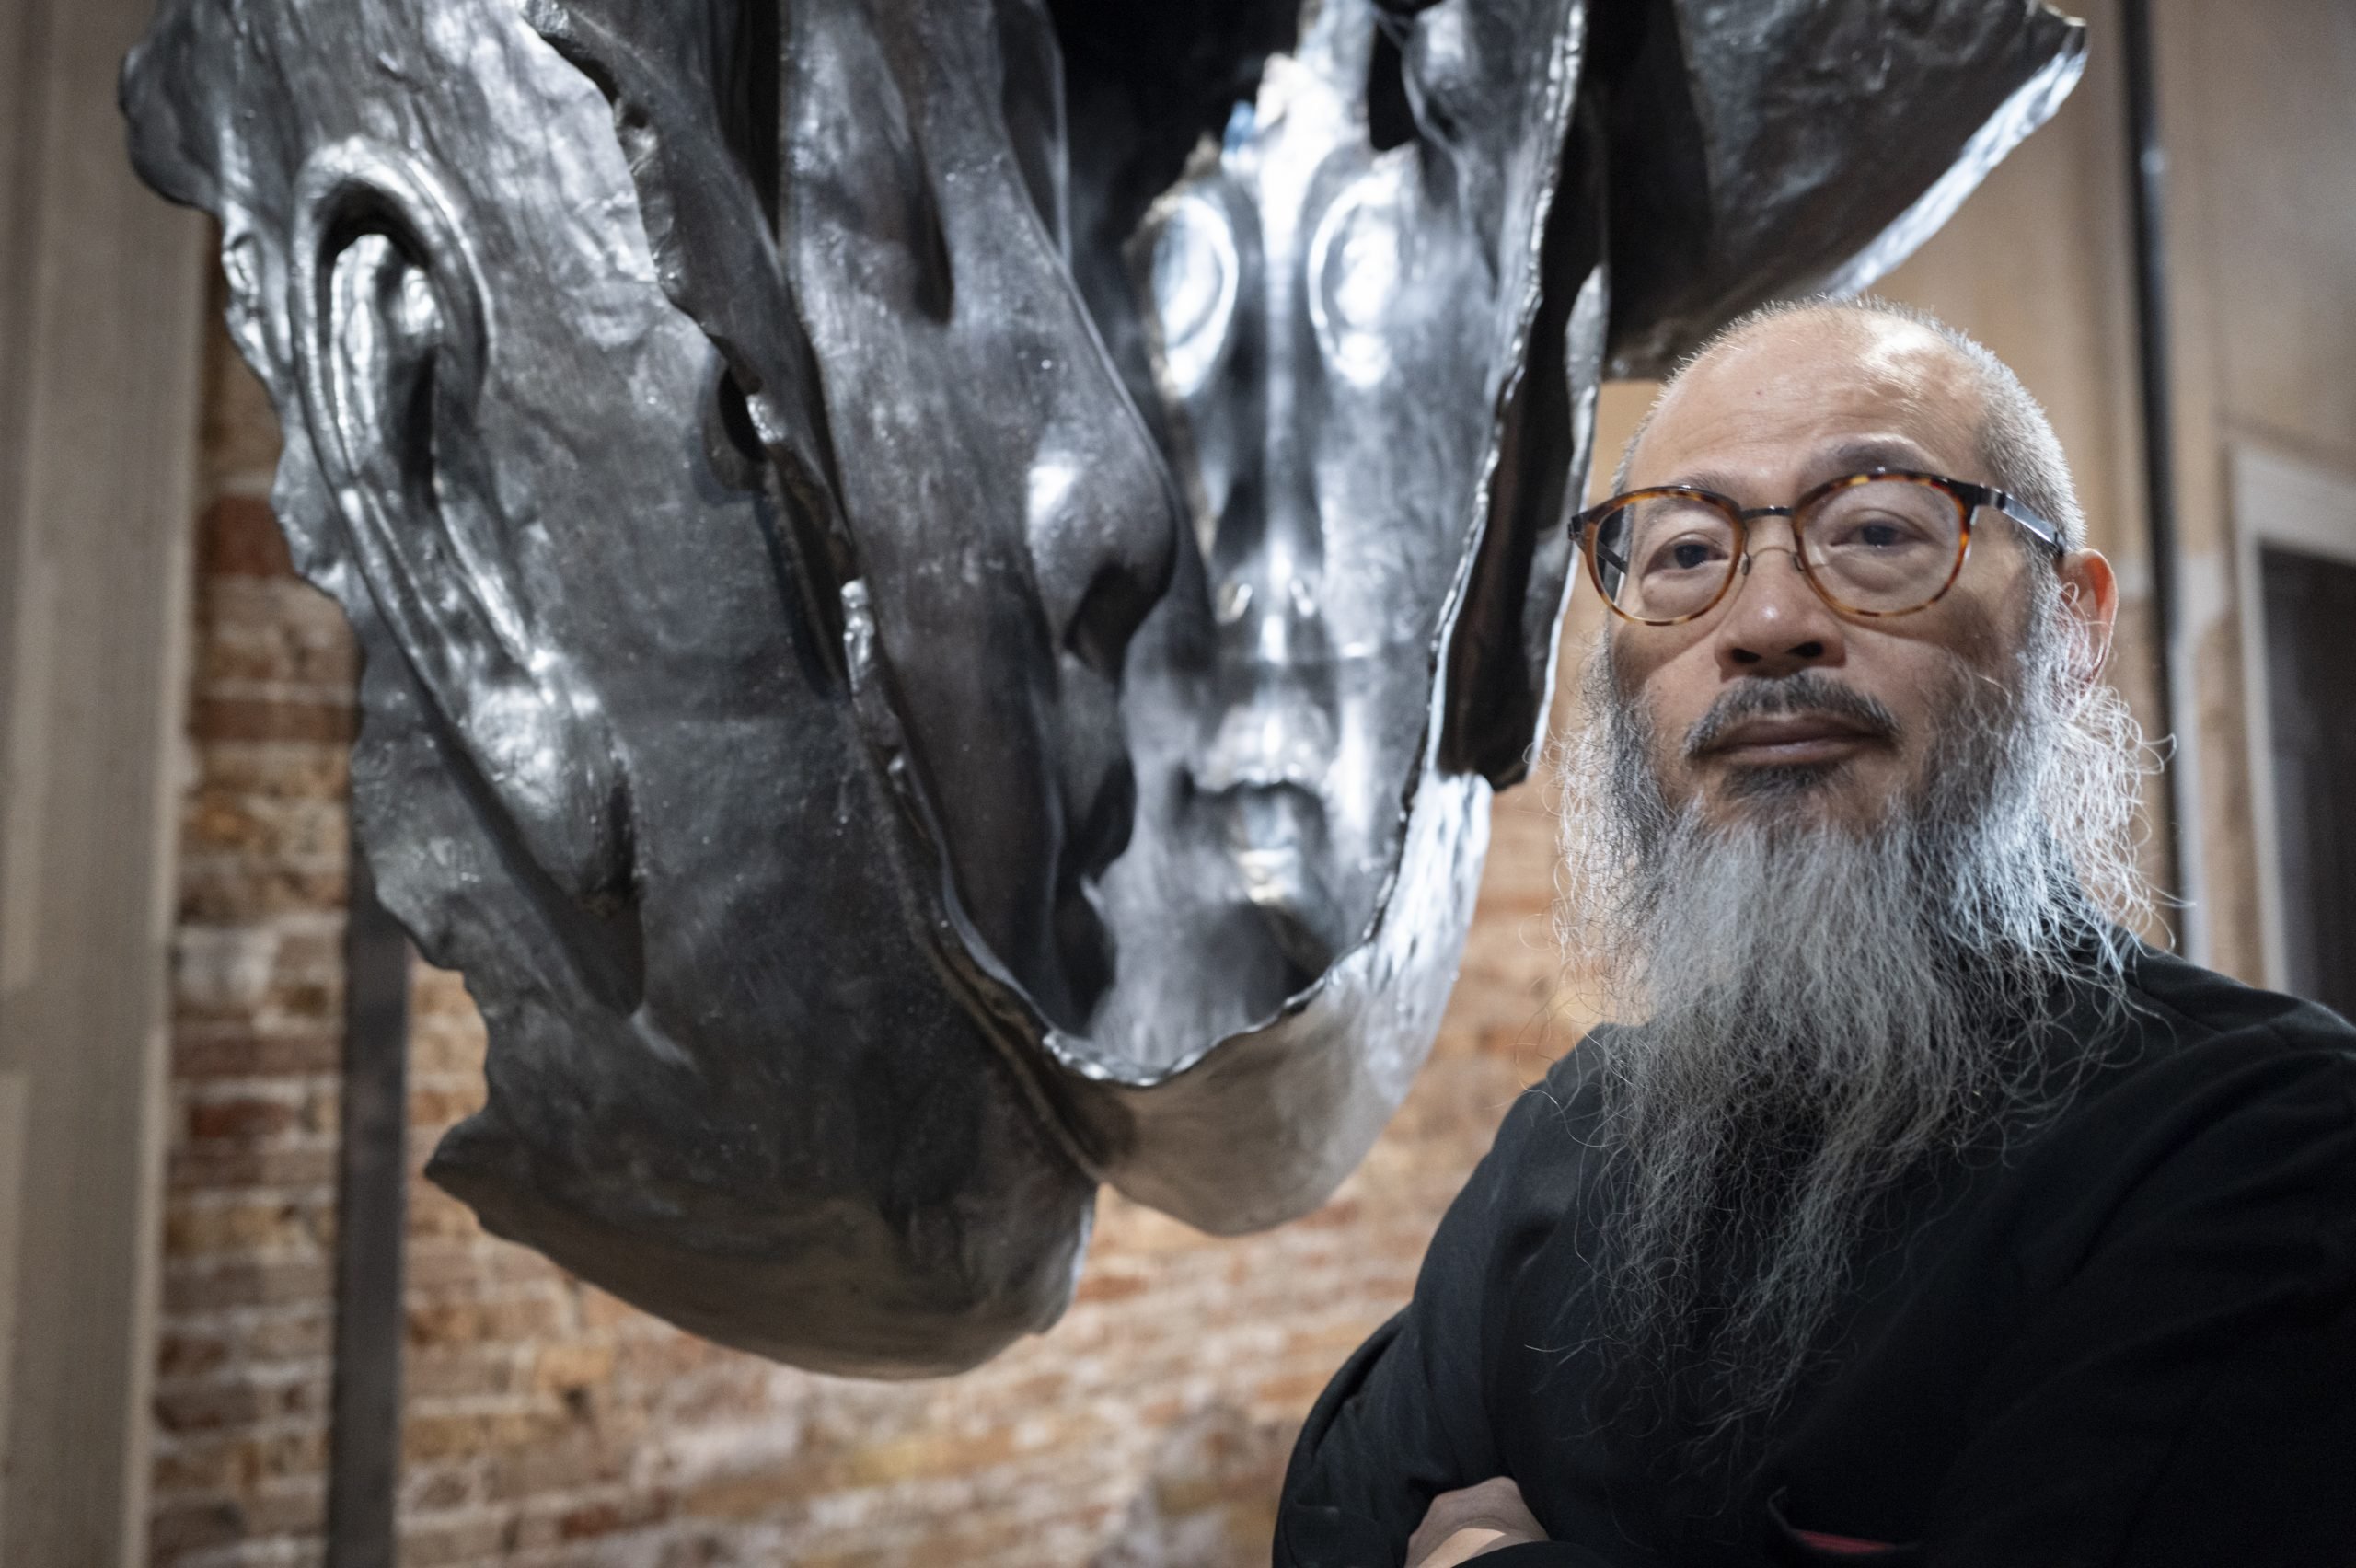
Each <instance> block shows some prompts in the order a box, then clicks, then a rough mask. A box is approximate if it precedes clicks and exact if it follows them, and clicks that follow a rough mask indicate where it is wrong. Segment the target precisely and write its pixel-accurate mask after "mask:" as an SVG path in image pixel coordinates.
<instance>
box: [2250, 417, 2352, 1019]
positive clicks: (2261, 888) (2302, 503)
mask: <svg viewBox="0 0 2356 1568" xmlns="http://www.w3.org/2000/svg"><path fill="white" fill-rule="evenodd" d="M2227 453H2228V457H2229V464H2230V473H2231V478H2230V481H2229V482H2230V484H2231V486H2232V497H2233V515H2234V550H2235V562H2234V577H2235V583H2236V586H2237V591H2238V594H2239V597H2240V610H2241V614H2240V617H2239V618H2240V620H2241V634H2242V635H2241V641H2242V700H2243V705H2244V725H2245V728H2244V732H2245V733H2246V734H2247V735H2248V737H2249V751H2248V755H2247V757H2246V764H2247V768H2248V778H2249V801H2250V819H2251V824H2252V826H2253V827H2254V828H2255V830H2256V831H2255V834H2254V837H2255V840H2256V843H2257V848H2258V865H2257V867H2256V868H2255V870H2256V871H2257V873H2258V934H2259V941H2260V945H2261V951H2262V952H2263V955H2264V960H2265V963H2266V984H2267V985H2269V986H2274V987H2276V988H2277V989H2280V988H2281V986H2284V985H2286V984H2288V981H2289V964H2288V961H2287V959H2286V957H2285V955H2284V952H2283V936H2282V932H2283V926H2284V913H2283V908H2282V855H2281V824H2279V823H2278V822H2277V821H2276V819H2275V811H2274V719H2273V709H2272V707H2271V705H2270V703H2269V698H2271V696H2272V692H2271V689H2270V683H2269V680H2268V678H2267V669H2266V594H2265V592H2264V583H2263V581H2262V579H2261V577H2260V574H2259V571H2258V552H2259V551H2260V550H2261V549H2263V548H2265V547H2267V546H2269V545H2272V546H2274V547H2276V548H2282V549H2293V550H2297V551H2299V552H2301V553H2302V554H2304V555H2312V556H2321V557H2323V558H2324V559H2327V560H2338V561H2344V562H2346V563H2347V564H2349V565H2350V566H2356V478H2349V477H2347V476H2346V475H2343V474H2339V473H2335V472H2333V471H2332V470H2330V469H2328V468H2324V467H2317V466H2316V465H2315V464H2313V463H2310V462H2307V461H2305V460H2304V459H2303V458H2298V457H2292V456H2291V455H2288V454H2286V453H2283V452H2281V451H2279V450H2276V449H2274V448H2271V447H2268V446H2262V445H2258V444H2255V443H2252V442H2247V441H2235V442H2231V443H2229V444H2228V445H2227Z"/></svg>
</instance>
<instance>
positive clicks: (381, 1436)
mask: <svg viewBox="0 0 2356 1568" xmlns="http://www.w3.org/2000/svg"><path fill="white" fill-rule="evenodd" d="M344 921H345V924H344V933H343V995H344V1003H343V1127H342V1135H343V1136H342V1146H341V1148H340V1149H339V1150H338V1153H337V1187H336V1232H335V1236H336V1241H335V1245H336V1268H335V1388H334V1395H333V1401H332V1406H331V1412H330V1416H329V1421H330V1425H329V1439H328V1555H327V1560H328V1568H394V1561H395V1557H396V1542H397V1539H398V1537H397V1532H396V1530H395V1527H394V1515H395V1506H396V1501H397V1497H398V1489H399V1482H400V1455H401V1333H402V1330H403V1326H404V1323H405V1317H404V1314H403V1311H402V1306H401V1252H402V1244H403V1242H404V1240H405V1239H406V1236H407V1219H408V1212H409V1202H408V1200H409V1190H408V1183H409V970H410V956H409V938H408V937H407V936H405V935H404V934H403V933H402V931H401V928H400V927H399V926H398V925H397V924H396V923H395V922H394V920H393V917H392V916H391V915H389V914H387V912H386V910H385V906H384V905H381V904H379V903H378V902H376V890H375V883H374V882H372V881H371V880H370V878H369V875H368V862H367V859H366V858H365V857H364V856H363V855H362V854H361V852H360V846H359V843H358V841H357V840H354V841H353V842H352V874H351V894H350V896H349V898H348V900H347V906H346V909H345V912H344Z"/></svg>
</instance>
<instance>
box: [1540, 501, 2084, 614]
mask: <svg viewBox="0 0 2356 1568" xmlns="http://www.w3.org/2000/svg"><path fill="white" fill-rule="evenodd" d="M1887 481H1895V482H1898V483H1902V484H1905V485H1908V486H1911V487H1917V489H1916V490H1910V491H1908V492H1906V493H1908V494H1909V495H1919V496H1920V497H1922V498H1923V499H1926V500H1927V499H1928V498H1930V497H1936V498H1939V499H1938V501H1936V502H1931V504H1930V505H1929V507H1928V508H1927V509H1925V508H1924V507H1923V505H1922V503H1921V502H1919V501H1918V502H1911V503H1910V504H1911V506H1912V507H1913V509H1914V511H1915V513H1916V520H1917V521H1935V522H1936V523H1937V525H1938V526H1939V527H1941V528H1942V529H1944V527H1945V525H1946V520H1945V516H1946V513H1945V509H1946V508H1952V511H1953V519H1952V525H1953V528H1954V531H1955V543H1954V548H1953V554H1952V557H1951V558H1950V559H1946V561H1945V563H1944V571H1939V570H1938V568H1939V564H1940V563H1939V562H1938V560H1937V559H1936V557H1935V556H1933V557H1932V558H1931V559H1929V560H1928V561H1926V562H1918V563H1917V564H1916V565H1915V566H1914V567H1912V568H1910V569H1909V570H1910V572H1911V577H1910V580H1909V582H1908V585H1907V586H1906V588H1905V589H1904V591H1903V592H1902V593H1901V594H1900V597H1902V598H1903V599H1904V600H1905V601H1906V602H1905V603H1902V604H1896V603H1886V604H1882V605H1865V604H1859V603H1855V602H1854V599H1853V598H1843V597H1842V594H1841V593H1840V592H1839V591H1838V590H1837V589H1836V588H1835V587H1834V585H1833V584H1832V583H1831V582H1827V581H1826V579H1827V578H1828V577H1833V576H1838V575H1840V572H1839V571H1837V570H1834V569H1832V568H1831V566H1830V565H1829V559H1830V558H1828V557H1827V556H1826V555H1825V554H1824V552H1823V551H1822V550H1820V549H1814V548H1812V546H1811V539H1810V536H1809V533H1808V529H1809V527H1810V525H1811V524H1812V523H1819V522H1820V520H1821V519H1823V518H1824V517H1825V516H1826V515H1827V513H1828V512H1829V511H1831V506H1832V503H1834V502H1837V501H1838V500H1839V499H1840V498H1841V497H1842V496H1843V495H1844V494H1847V493H1849V492H1853V491H1856V490H1858V489H1859V487H1861V486H1865V485H1870V484H1879V483H1884V482H1887ZM1880 493H1881V494H1882V495H1883V496H1886V497H1887V496H1892V495H1895V494H1897V493H1899V492H1894V491H1889V490H1884V491H1882V492H1880ZM1648 501H1657V502H1671V501H1673V502H1684V503H1691V504H1698V505H1701V506H1703V507H1707V508H1710V509H1712V510H1714V511H1715V512H1716V513H1721V514H1723V517H1724V519H1725V523H1726V526H1727V543H1728V545H1729V546H1730V548H1728V550H1727V556H1726V559H1725V566H1724V568H1723V571H1724V578H1723V581H1721V582H1718V583H1717V586H1716V589H1715V592H1712V593H1710V594H1708V595H1707V597H1706V598H1705V599H1703V601H1702V602H1701V603H1699V604H1698V605H1694V606H1693V607H1691V608H1686V609H1683V610H1681V611H1680V613H1679V614H1676V615H1671V616H1648V615H1645V614H1642V613H1640V612H1639V611H1637V610H1632V609H1630V608H1629V607H1628V606H1627V605H1624V604H1623V603H1622V602H1621V601H1622V599H1623V597H1626V596H1627V594H1628V583H1629V581H1630V569H1631V566H1632V564H1633V563H1632V562H1631V561H1630V560H1629V559H1624V558H1621V559H1606V557H1607V556H1608V555H1610V554H1611V551H1610V550H1609V549H1608V548H1605V547H1604V546H1603V544H1602V536H1603V535H1604V534H1605V532H1606V530H1607V527H1608V526H1609V525H1611V523H1612V522H1613V520H1614V519H1615V518H1616V517H1617V515H1618V514H1619V513H1625V512H1628V511H1629V510H1631V509H1632V508H1634V507H1636V506H1638V505H1640V504H1642V503H1643V502H1648ZM1983 506H1984V507H1989V508H1992V509H1993V510H1995V511H1997V512H2000V513H2004V515H2005V516H2007V517H2009V518H2011V519H2012V520H2013V521H2014V523H2015V524H2016V525H2019V527H2020V528H2021V530H2022V531H2023V532H2024V533H2026V534H2027V536H2029V537H2030V538H2032V539H2034V540H2036V541H2037V542H2038V544H2040V545H2042V546H2044V547H2045V548H2046V549H2047V550H2048V551H2049V552H2050V554H2051V555H2052V557H2053V559H2055V560H2057V561H2058V560H2060V559H2061V558H2062V557H2064V556H2066V555H2068V554H2069V553H2070V547H2069V545H2068V544H2067V543H2066V542H2065V541H2064V540H2063V539H2062V537H2061V530H2060V529H2059V528H2057V527H2055V526H2054V525H2053V524H2052V523H2051V522H2050V521H2049V520H2048V519H2046V518H2044V517H2041V516H2039V515H2038V513H2036V512H2034V511H2032V510H2030V509H2029V508H2028V507H2027V506H2025V505H2023V504H2022V503H2021V502H2020V501H2019V500H2018V499H2017V498H2015V496H2013V495H2011V494H2010V493H2009V492H2007V491H2004V490H1999V489H1997V488H1996V487H1995V486H1993V485H1982V484H1973V483H1971V482H1969V481H1968V480H1964V479H1955V478H1947V477H1946V475H1944V474H1926V473H1920V472H1916V471H1914V470H1912V469H1906V468H1873V469H1868V470H1866V471H1865V472H1864V473H1857V474H1843V475H1842V476H1841V477H1840V478H1836V479H1828V480H1826V481H1825V482H1824V483H1822V484H1820V485H1818V486H1816V487H1815V488H1814V489H1812V490H1809V491H1808V492H1807V494H1805V495H1803V496H1801V497H1800V498H1799V499H1798V500H1797V501H1796V502H1792V504H1790V505H1789V506H1750V507H1746V506H1744V505H1743V504H1742V503H1741V502H1738V501H1736V500H1734V499H1733V498H1732V497H1731V496H1726V495H1721V494H1719V493H1718V492H1717V491H1715V490H1702V489H1698V488H1696V487H1694V486H1691V485H1660V486H1656V487H1653V488H1651V489H1648V490H1630V491H1629V492H1627V493H1626V494H1624V495H1615V496H1613V497H1612V498H1611V500H1609V501H1606V502H1602V503H1601V504H1600V505H1597V506H1591V507H1589V508H1588V509H1587V510H1586V511H1585V512H1582V513H1579V514H1578V515H1576V517H1573V518H1572V519H1571V524H1570V528H1571V543H1572V545H1573V546H1574V547H1575V548H1577V549H1578V551H1579V553H1580V555H1582V556H1583V557H1585V558H1586V560H1587V569H1588V580H1589V581H1590V582H1593V583H1594V584H1595V587H1596V591H1597V592H1598V593H1600V594H1602V595H1603V602H1604V603H1605V604H1606V605H1609V606H1611V611H1612V613H1613V614H1614V615H1617V616H1619V617H1622V618H1623V619H1624V620H1631V621H1634V622H1636V623H1637V624H1639V625H1642V626H1680V625H1682V624H1683V623H1685V622H1687V621H1692V620H1698V619H1700V618H1701V617H1703V616H1706V615H1708V614H1709V613H1710V612H1711V611H1712V610H1714V609H1715V608H1717V606H1718V605H1719V604H1720V603H1721V602H1722V601H1723V600H1724V599H1725V598H1726V597H1727V594H1729V593H1730V592H1732V591H1733V588H1734V585H1735V583H1736V582H1737V581H1738V579H1739V578H1740V577H1742V576H1743V575H1744V574H1746V573H1747V572H1748V571H1750V559H1751V558H1750V523H1751V521H1752V520H1753V519H1754V518H1760V517H1781V518H1784V519H1785V520H1787V521H1788V522H1789V523H1790V524H1791V527H1792V544H1793V550H1792V556H1793V559H1794V560H1795V561H1796V563H1797V565H1798V567H1799V571H1800V575H1801V576H1802V577H1804V578H1805V579H1807V584H1808V586H1809V587H1810V588H1812V589H1813V590H1815V592H1816V594H1817V596H1818V597H1819V598H1821V599H1822V600H1823V601H1824V602H1825V603H1826V604H1828V605H1831V606H1832V608H1833V609H1835V610H1837V611H1839V612H1840V613H1841V614H1842V615H1848V616H1859V617H1870V618H1881V617H1892V616H1906V615H1912V614H1914V613H1915V612H1916V611H1918V610H1923V609H1927V608H1929V607H1930V606H1931V605H1934V604H1936V603H1937V602H1938V601H1939V599H1940V598H1941V597H1942V596H1944V595H1945V594H1946V591H1947V590H1948V589H1949V588H1952V587H1954V586H1955V582H1956V579H1957V578H1958V577H1960V576H1961V575H1962V574H1963V565H1964V561H1965V559H1967V558H1968V557H1969V554H1970V551H1971V521H1972V518H1973V517H1974V516H1976V515H1977V514H1978V513H1979V511H1980V509H1981V507H1983ZM1623 542H1624V541H1623ZM1920 542H1921V543H1923V544H1924V545H1935V546H1936V547H1937V548H1944V541H1943V540H1937V541H1934V540H1932V539H1927V538H1925V539H1923V540H1921V541H1920ZM1866 553H1870V551H1867V552H1866ZM1705 564H1707V563H1698V564H1697V565H1696V566H1694V567H1691V568H1683V569H1682V570H1684V571H1687V572H1688V574H1689V577H1688V583H1687V585H1685V586H1683V587H1681V589H1680V598H1691V597H1692V595H1693V594H1694V593H1695V592H1696V591H1697V589H1698V587H1699V586H1705V585H1706V573H1705V572H1703V570H1702V567H1703V565H1705ZM1712 570H1716V569H1715V567H1713V568H1712ZM1607 571H1611V572H1614V573H1616V576H1617V581H1618V582H1619V584H1620V586H1619V588H1618V589H1617V590H1615V589H1614V587H1613V585H1612V582H1611V581H1608V580H1607V578H1606V572H1607ZM1931 574H1935V577H1934V575H1931ZM1853 575H1854V573H1853ZM1695 577H1700V578H1702V579H1703V582H1700V583H1699V584H1696V583H1694V582H1692V579H1693V578H1695ZM1923 589H1927V590H1928V591H1927V592H1922V590H1923Z"/></svg>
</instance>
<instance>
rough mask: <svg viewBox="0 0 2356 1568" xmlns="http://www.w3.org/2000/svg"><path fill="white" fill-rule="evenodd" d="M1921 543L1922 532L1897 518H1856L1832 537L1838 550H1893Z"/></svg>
mask: <svg viewBox="0 0 2356 1568" xmlns="http://www.w3.org/2000/svg"><path fill="white" fill-rule="evenodd" d="M1922 542H1923V530H1922V529H1920V528H1918V527H1916V526H1915V525H1913V524H1911V523H1910V522H1907V521H1906V520H1905V519H1903V518H1899V517H1858V518H1853V519H1852V520H1850V521H1849V522H1847V523H1845V524H1843V525H1842V526H1841V528H1840V529H1839V530H1838V531H1837V532H1836V533H1835V534H1834V536H1833V540H1832V543H1833V546H1834V548H1838V549H1857V550H1894V549H1902V548H1906V547H1908V546H1910V545H1919V544H1921V543H1922Z"/></svg>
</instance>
